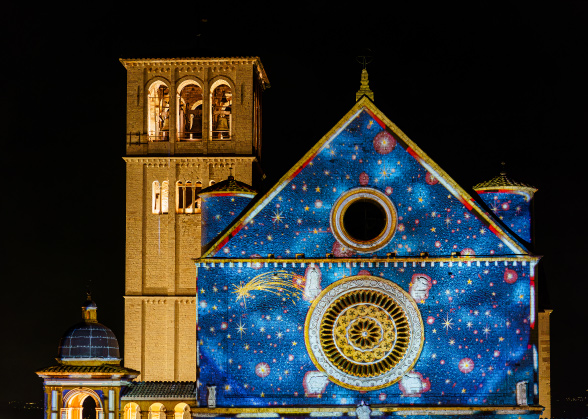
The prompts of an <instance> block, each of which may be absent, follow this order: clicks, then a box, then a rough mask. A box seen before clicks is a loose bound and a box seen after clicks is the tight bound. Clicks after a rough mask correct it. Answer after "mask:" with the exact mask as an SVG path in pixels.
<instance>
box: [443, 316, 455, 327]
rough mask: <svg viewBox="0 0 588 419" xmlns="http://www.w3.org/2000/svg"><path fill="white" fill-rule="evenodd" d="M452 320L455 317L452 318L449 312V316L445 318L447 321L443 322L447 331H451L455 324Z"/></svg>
mask: <svg viewBox="0 0 588 419" xmlns="http://www.w3.org/2000/svg"><path fill="white" fill-rule="evenodd" d="M452 320H453V319H450V318H449V314H448V315H447V317H446V318H445V321H444V322H443V327H444V328H445V329H446V330H447V331H449V329H452V328H453V327H452V326H453V322H452Z"/></svg>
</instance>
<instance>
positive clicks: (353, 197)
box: [39, 57, 550, 419]
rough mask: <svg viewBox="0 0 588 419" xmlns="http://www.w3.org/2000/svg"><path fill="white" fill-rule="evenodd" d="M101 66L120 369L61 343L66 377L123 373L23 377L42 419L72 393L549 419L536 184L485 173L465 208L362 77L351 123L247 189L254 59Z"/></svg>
mask: <svg viewBox="0 0 588 419" xmlns="http://www.w3.org/2000/svg"><path fill="white" fill-rule="evenodd" d="M121 61H122V63H123V65H124V66H125V68H126V69H127V155H126V156H125V162H126V165H127V178H126V184H127V202H126V219H127V234H126V288H125V336H124V367H122V366H120V365H119V364H120V357H119V356H118V354H117V355H116V357H114V358H113V359H112V360H105V358H103V357H102V358H101V356H102V355H101V356H97V355H96V354H95V353H92V354H90V352H91V351H92V350H93V351H95V350H96V348H93V346H92V345H93V344H92V343H91V342H88V341H82V340H81V341H80V347H85V348H90V349H88V350H86V351H84V350H78V352H76V353H78V355H77V356H78V358H76V359H75V362H76V365H85V363H88V362H94V363H95V364H93V365H94V366H95V367H96V368H98V367H100V365H106V364H108V363H110V364H112V363H113V362H114V363H115V364H116V365H117V368H120V369H121V371H119V372H118V373H116V374H115V373H114V372H113V375H111V376H108V377H106V378H105V377H102V378H100V379H98V378H96V377H94V376H92V375H91V374H90V373H89V372H88V374H90V375H86V376H83V373H84V372H83V371H80V372H79V374H81V375H79V376H77V378H75V379H72V378H71V377H70V378H68V379H70V381H68V382H67V383H66V384H64V383H65V381H63V379H62V380H61V381H59V380H56V378H55V376H52V375H51V371H44V372H43V371H40V372H39V375H41V376H42V377H43V378H44V380H45V394H46V398H47V403H46V412H47V417H48V418H50V417H51V418H53V417H55V418H56V417H61V418H63V419H65V418H77V417H80V418H81V416H76V415H81V413H80V412H81V411H80V410H79V409H80V406H77V405H76V406H73V405H72V406H70V405H68V403H69V400H70V399H75V398H74V397H69V398H68V394H70V392H72V391H73V392H76V393H71V394H79V395H80V396H76V397H78V399H79V400H78V401H77V402H79V403H78V404H80V403H81V402H82V401H83V399H84V397H83V395H84V394H86V393H84V392H87V396H88V397H90V396H91V398H92V400H94V403H95V404H96V408H95V409H96V412H97V415H98V416H101V417H106V416H108V417H109V418H115V417H116V418H118V417H121V418H128V419H131V418H132V419H137V418H140V417H141V418H143V417H145V418H147V417H148V418H150V419H151V418H153V419H163V418H171V417H174V418H187V417H212V416H214V417H314V416H321V417H341V416H359V417H363V418H368V417H371V416H381V417H385V416H392V417H393V416H398V415H402V416H412V417H429V416H438V415H443V416H456V417H457V416H460V417H461V416H463V415H467V416H475V417H480V418H481V417H489V416H493V417H494V416H496V417H497V418H505V419H506V418H515V417H516V418H518V417H523V418H539V417H549V415H550V401H549V400H550V398H549V396H550V394H549V311H542V310H541V308H540V307H538V292H540V290H539V289H538V276H537V272H538V270H537V266H538V264H539V263H540V258H539V257H538V256H536V255H534V254H533V253H532V252H531V251H529V250H528V249H529V246H530V244H531V242H532V234H531V231H532V229H531V222H532V214H531V202H532V199H533V194H534V193H535V192H536V189H535V188H533V187H532V186H530V185H527V184H523V183H520V182H517V181H514V180H512V179H510V178H509V177H507V175H506V173H504V172H503V173H501V174H500V175H498V176H497V177H495V178H494V179H491V180H489V181H488V182H483V183H480V184H478V185H476V186H475V187H474V191H475V194H474V193H472V194H469V193H468V192H467V191H466V190H465V189H464V188H462V187H461V186H460V185H458V184H456V183H455V182H454V181H453V180H452V179H451V178H450V177H449V176H448V175H447V173H446V172H445V171H444V170H443V169H442V168H441V167H439V166H438V165H437V164H436V163H435V162H433V161H432V160H431V159H430V158H429V157H428V156H427V154H426V153H425V152H424V151H423V150H421V148H420V147H419V146H418V145H417V144H415V143H414V142H413V141H412V140H411V139H409V138H408V137H407V136H406V135H405V134H404V133H403V132H402V131H401V130H400V129H399V128H398V127H397V126H396V125H395V124H394V123H393V122H391V121H390V120H389V119H388V117H387V116H386V115H384V114H383V113H382V112H381V111H380V110H379V109H378V108H377V107H376V105H375V104H374V101H373V99H374V95H373V93H372V92H371V90H370V89H369V83H368V77H367V72H366V71H365V69H364V71H363V73H362V79H361V87H360V90H359V91H358V93H357V95H356V102H355V104H354V105H353V106H351V107H350V110H349V112H348V113H347V114H346V115H343V116H342V118H341V120H340V121H338V122H337V123H336V124H335V125H334V126H333V128H332V129H331V130H330V131H329V132H328V133H326V134H325V135H324V137H322V138H320V139H317V142H316V144H315V145H314V146H313V147H312V148H311V149H310V150H308V152H307V153H306V154H305V156H304V157H303V158H302V159H301V160H300V161H299V162H298V163H297V164H296V165H295V166H294V167H292V168H291V169H290V170H289V171H288V172H287V173H286V174H285V175H284V176H283V177H282V178H281V179H280V180H279V181H278V182H277V183H276V184H275V185H274V186H273V187H271V188H270V189H269V190H268V191H267V192H264V193H258V192H257V191H256V185H257V181H258V180H259V177H260V174H261V170H260V169H259V164H258V162H259V159H260V155H261V96H262V93H263V90H264V89H266V88H268V87H269V81H268V78H267V75H266V74H265V71H264V69H263V66H262V64H261V62H260V60H259V59H258V58H256V57H233V58H202V59H129V60H121ZM85 322H86V321H85ZM115 340H116V339H115ZM63 342H65V341H63V340H62V345H61V346H60V348H62V347H63V348H65V347H66V346H67V345H65V344H63ZM68 342H69V341H68ZM70 346H71V345H70ZM74 346H75V345H74ZM116 350H117V351H118V345H117V346H116ZM60 351H62V349H60ZM88 351H90V352H88ZM74 352H75V351H74ZM74 358H75V357H74ZM60 359H61V361H60V367H59V368H61V369H63V368H65V369H66V370H67V368H69V367H67V365H68V364H67V362H71V360H69V361H68V359H67V358H60ZM51 368H56V367H51ZM123 370H124V371H123ZM43 374H44V375H43ZM117 374H118V375H117ZM80 377H82V378H80ZM83 377H85V378H83ZM100 380H101V381H100ZM109 380H110V381H109ZM66 381H67V380H66ZM98 382H100V383H101V384H100V385H102V386H103V387H101V388H99V389H98V388H96V386H97V385H98V384H96V383H98ZM113 382H114V383H115V384H112V383H113ZM93 383H94V384H93ZM109 385H110V387H108V386H109ZM104 386H106V387H104ZM110 390H112V392H110ZM92 392H93V393H92ZM76 400H77V399H76ZM76 408H77V409H78V410H75V409H76ZM544 408H545V410H544Z"/></svg>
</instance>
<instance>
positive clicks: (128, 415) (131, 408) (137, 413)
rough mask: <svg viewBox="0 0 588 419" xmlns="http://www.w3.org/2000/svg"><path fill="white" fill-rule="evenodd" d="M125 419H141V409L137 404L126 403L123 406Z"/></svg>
mask: <svg viewBox="0 0 588 419" xmlns="http://www.w3.org/2000/svg"><path fill="white" fill-rule="evenodd" d="M124 418H125V419H141V408H140V407H139V405H138V404H137V403H128V404H127V405H126V406H125V416H124Z"/></svg>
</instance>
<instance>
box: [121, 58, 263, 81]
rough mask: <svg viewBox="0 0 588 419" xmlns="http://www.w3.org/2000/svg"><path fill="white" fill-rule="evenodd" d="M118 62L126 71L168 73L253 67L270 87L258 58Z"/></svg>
mask: <svg viewBox="0 0 588 419" xmlns="http://www.w3.org/2000/svg"><path fill="white" fill-rule="evenodd" d="M120 62H121V63H122V65H123V66H124V67H125V68H126V69H127V70H128V69H129V68H145V67H150V68H154V69H156V70H157V71H161V72H169V71H170V70H171V67H178V66H186V67H188V68H189V69H190V70H189V71H193V72H197V71H203V70H204V68H210V67H212V68H213V69H214V68H215V66H217V67H216V69H217V70H218V71H234V70H235V68H234V67H232V66H236V65H255V67H256V68H257V71H258V76H259V78H260V80H261V81H262V82H263V84H264V86H265V87H266V88H267V87H269V85H270V84H269V79H268V78H267V74H266V72H265V69H264V68H263V65H262V64H261V60H260V59H259V57H198V58H197V57H185V58H120ZM218 66H220V68H218ZM223 66H224V67H223Z"/></svg>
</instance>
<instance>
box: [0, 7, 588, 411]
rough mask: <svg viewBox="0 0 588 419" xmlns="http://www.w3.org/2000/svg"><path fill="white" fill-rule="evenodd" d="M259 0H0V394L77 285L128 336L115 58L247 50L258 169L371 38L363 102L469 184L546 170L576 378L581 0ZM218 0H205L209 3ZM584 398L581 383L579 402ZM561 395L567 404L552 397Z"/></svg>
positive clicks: (558, 295)
mask: <svg viewBox="0 0 588 419" xmlns="http://www.w3.org/2000/svg"><path fill="white" fill-rule="evenodd" d="M275 4H277V3H267V4H264V3H263V2H255V3H254V6H253V5H247V6H243V5H241V6H233V5H230V7H227V5H224V6H223V7H222V11H220V10H215V9H214V8H213V7H212V6H210V7H209V8H208V9H207V8H206V7H202V6H194V5H189V6H186V8H185V9H182V6H181V5H179V4H178V5H177V6H175V5H174V8H173V10H171V11H170V10H168V7H170V6H169V5H164V4H160V5H159V6H158V7H157V8H149V7H148V5H147V4H145V3H142V4H141V5H140V6H137V9H140V10H144V12H137V11H136V10H132V9H131V7H130V6H126V9H121V8H120V7H118V4H116V3H114V2H111V3H100V4H88V5H84V10H81V9H75V10H72V9H69V8H66V7H64V6H62V7H60V6H56V5H55V4H51V3H45V4H42V5H40V6H35V7H32V6H30V7H25V6H24V4H23V5H22V6H21V5H11V6H5V10H4V13H3V17H4V19H3V20H4V22H3V24H2V25H1V26H2V29H0V30H1V31H2V33H1V35H2V40H3V53H2V56H3V60H2V61H3V66H2V73H3V74H2V81H3V85H2V89H1V94H2V99H1V100H0V106H1V113H0V114H1V115H3V116H4V118H3V121H4V123H3V125H2V127H3V128H2V130H1V131H0V136H1V137H2V139H3V141H2V143H3V151H2V154H1V158H2V165H1V170H2V177H3V179H4V185H5V188H4V194H3V199H2V201H1V202H2V203H3V205H2V206H1V207H2V219H3V220H4V227H3V231H4V232H5V234H4V237H3V240H2V245H3V255H2V261H3V263H2V285H3V290H4V292H3V297H4V301H5V303H4V304H3V305H2V319H3V320H2V332H3V334H2V335H3V338H4V339H3V344H2V345H0V346H1V353H0V359H2V365H3V366H2V378H3V379H2V384H1V385H2V388H3V391H2V392H1V394H0V401H1V402H2V403H4V402H6V401H9V400H23V401H36V400H41V399H42V385H41V380H40V379H39V378H38V377H37V376H36V375H35V374H34V371H35V370H37V369H40V368H43V367H47V366H49V365H52V364H53V363H54V362H55V361H54V358H55V356H56V353H57V344H58V342H59V338H60V336H61V334H62V333H63V332H64V331H65V330H66V329H67V328H68V327H69V326H71V325H72V324H73V323H76V322H78V321H79V319H80V306H81V303H82V302H83V300H84V298H85V293H86V290H87V287H88V284H89V283H91V289H92V295H93V298H94V300H95V301H96V303H97V304H98V307H99V311H98V316H99V321H100V322H101V323H104V324H105V325H107V326H109V327H110V328H112V330H113V331H114V332H115V334H116V335H117V336H118V337H119V341H120V343H121V345H122V343H123V336H124V331H123V326H124V321H123V320H124V319H123V298H122V296H123V293H124V246H125V189H124V188H125V166H124V162H123V160H122V156H124V153H125V132H126V131H125V100H126V90H125V89H126V87H125V85H126V72H125V69H124V67H123V66H122V65H121V64H120V62H119V61H118V59H119V58H153V57H198V56H231V55H251V56H259V57H260V58H261V60H262V63H263V65H264V67H265V69H266V72H267V74H268V77H269V80H270V83H271V88H270V89H269V90H267V91H266V92H265V93H264V98H263V100H264V102H263V111H264V114H263V127H264V130H263V156H262V166H263V168H264V170H265V172H266V174H267V180H266V181H265V185H264V187H265V188H269V187H270V186H271V185H272V184H273V183H274V182H275V181H277V180H278V179H279V178H280V177H281V175H283V174H284V173H285V172H286V171H287V170H288V169H289V168H290V167H291V166H292V165H294V164H295V163H296V162H297V161H298V159H300V158H301V157H302V156H303V155H304V153H305V152H306V151H307V150H308V149H309V148H310V147H311V146H312V145H314V143H316V142H317V141H318V140H319V139H320V138H321V137H322V136H323V135H324V134H326V133H327V132H328V131H329V129H330V128H332V127H333V126H334V125H335V124H336V123H337V122H338V121H339V120H340V119H341V118H342V117H343V116H344V115H345V114H346V113H347V112H348V111H349V109H350V108H351V107H352V106H353V104H354V102H355V92H356V91H357V90H358V89H359V80H360V72H361V66H360V65H359V64H358V63H357V61H356V57H357V56H358V55H365V54H366V52H365V51H366V49H370V50H371V52H370V53H369V54H371V55H372V56H373V62H372V63H371V64H369V65H368V71H369V76H370V87H371V89H372V90H373V91H374V94H375V104H376V106H378V108H379V109H380V110H381V111H382V112H383V113H384V114H386V115H387V116H388V118H390V119H391V120H392V121H393V122H394V123H395V124H396V125H397V126H398V127H399V128H400V129H401V130H402V131H404V133H406V134H407V135H408V136H409V137H410V138H411V139H412V140H413V141H414V142H416V143H417V144H418V145H419V147H420V148H421V149H422V150H423V151H424V152H425V153H427V154H428V155H429V156H430V157H431V158H432V159H433V160H434V161H435V162H436V163H437V164H438V165H439V166H441V167H442V168H443V169H444V170H445V171H446V172H447V173H448V174H449V175H450V176H451V177H452V178H453V179H454V180H455V181H456V182H457V183H459V184H460V185H461V186H462V187H464V189H466V190H467V191H468V192H472V191H471V187H472V186H473V185H475V184H476V183H479V182H481V181H485V180H488V179H490V178H492V177H494V176H495V175H497V174H498V173H499V171H500V169H501V167H500V163H501V162H502V161H504V162H506V165H507V172H508V176H509V177H511V178H513V179H515V180H518V181H521V182H525V183H528V184H531V185H533V186H535V187H537V188H538V189H539V191H538V192H537V193H536V195H535V204H534V205H535V231H534V233H535V245H534V249H533V251H534V252H535V253H536V254H539V255H543V259H542V261H541V264H540V265H541V270H540V276H541V278H540V284H541V289H540V290H539V293H540V299H541V302H542V304H543V308H551V309H553V310H554V312H553V314H552V323H551V326H552V351H551V354H552V395H553V399H554V404H555V406H554V409H555V410H554V415H555V416H563V415H564V414H566V415H569V414H570V413H571V412H569V411H568V412H564V410H563V409H562V408H558V404H557V402H555V400H557V399H559V400H563V399H564V398H565V397H568V396H586V395H587V393H586V391H587V384H586V382H585V376H587V375H588V362H587V361H586V360H585V357H586V352H587V350H586V345H587V343H588V338H587V337H586V335H588V332H587V324H588V311H587V309H586V307H587V304H586V302H585V298H586V294H587V292H588V285H587V283H588V282H587V281H586V280H585V276H586V274H585V272H584V271H583V269H584V259H585V256H584V255H583V251H584V249H586V245H585V244H584V238H585V237H586V236H588V229H587V228H586V215H585V211H586V210H585V204H584V201H585V198H583V196H584V194H585V191H584V188H583V183H584V182H585V181H587V180H588V177H587V176H586V174H585V162H584V155H583V154H582V152H583V147H582V146H583V144H584V142H585V141H586V138H587V134H588V129H587V127H586V121H587V119H588V118H587V117H588V102H587V101H586V97H588V84H587V83H586V74H588V71H587V70H588V68H587V67H588V66H587V65H586V62H587V60H586V58H587V57H586V55H587V52H586V51H588V45H587V44H588V43H587V40H588V36H587V33H586V27H588V3H585V2H580V1H576V2H557V3H554V4H551V5H549V6H547V5H543V4H533V5H532V6H529V5H525V4H522V3H521V2H504V3H500V2H474V3H472V4H469V5H468V6H466V7H463V6H461V5H460V6H454V5H451V4H447V3H445V2H444V3H443V4H438V5H437V6H434V7H431V6H430V5H427V6H426V7H425V5H423V4H418V5H414V6H402V7H396V6H392V5H389V6H386V8H384V9H381V8H376V7H375V4H373V5H370V4H368V3H357V4H355V5H353V6H352V7H351V8H349V10H335V9H333V8H331V7H328V6H317V5H316V4H312V5H311V4H310V3H308V4H300V3H297V4H296V5H295V6H293V5H291V6H290V7H289V8H288V9H286V8H285V7H283V6H282V7H281V8H280V9H278V8H276V7H275ZM217 7H218V6H217ZM584 404H585V402H584ZM559 406H561V404H560V405H559Z"/></svg>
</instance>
